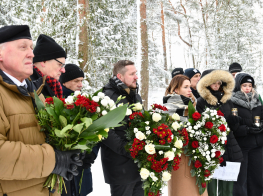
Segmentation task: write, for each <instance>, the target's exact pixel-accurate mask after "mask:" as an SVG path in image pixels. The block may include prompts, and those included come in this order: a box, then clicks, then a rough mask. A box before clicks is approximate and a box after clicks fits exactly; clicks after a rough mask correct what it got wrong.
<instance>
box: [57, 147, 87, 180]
mask: <svg viewBox="0 0 263 196" xmlns="http://www.w3.org/2000/svg"><path fill="white" fill-rule="evenodd" d="M79 154H80V150H69V151H59V150H55V157H56V165H55V168H54V170H53V172H52V173H53V174H58V175H60V176H62V177H63V178H64V179H65V180H68V181H69V180H72V179H73V176H77V175H78V171H77V168H78V166H82V164H83V163H82V160H80V157H79Z"/></svg>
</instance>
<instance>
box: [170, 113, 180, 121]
mask: <svg viewBox="0 0 263 196" xmlns="http://www.w3.org/2000/svg"><path fill="white" fill-rule="evenodd" d="M172 119H174V120H180V116H179V115H178V114H177V113H174V114H173V115H172Z"/></svg>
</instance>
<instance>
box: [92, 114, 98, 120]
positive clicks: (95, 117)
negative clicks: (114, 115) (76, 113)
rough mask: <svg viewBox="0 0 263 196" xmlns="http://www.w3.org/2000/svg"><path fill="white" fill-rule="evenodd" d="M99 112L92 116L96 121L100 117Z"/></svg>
mask: <svg viewBox="0 0 263 196" xmlns="http://www.w3.org/2000/svg"><path fill="white" fill-rule="evenodd" d="M98 116H99V115H98V114H94V115H93V116H92V117H91V119H92V121H95V120H97V119H98Z"/></svg>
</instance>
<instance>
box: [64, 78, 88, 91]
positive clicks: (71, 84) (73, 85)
mask: <svg viewBox="0 0 263 196" xmlns="http://www.w3.org/2000/svg"><path fill="white" fill-rule="evenodd" d="M83 79H84V78H83V77H79V78H76V79H74V80H70V81H67V82H65V83H63V85H64V86H65V87H66V88H68V89H70V90H72V91H81V89H82V86H83V84H82V81H83Z"/></svg>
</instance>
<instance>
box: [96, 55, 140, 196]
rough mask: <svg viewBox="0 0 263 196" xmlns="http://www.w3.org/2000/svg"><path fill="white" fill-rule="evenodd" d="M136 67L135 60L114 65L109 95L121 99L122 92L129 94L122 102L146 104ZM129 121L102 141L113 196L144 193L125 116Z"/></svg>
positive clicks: (132, 195)
mask: <svg viewBox="0 0 263 196" xmlns="http://www.w3.org/2000/svg"><path fill="white" fill-rule="evenodd" d="M136 72H137V70H136V67H135V65H134V63H133V62H132V61H129V60H120V61H118V62H117V63H115V64H114V68H113V75H114V76H113V77H112V78H110V80H109V83H108V84H106V85H105V86H104V87H103V92H104V93H105V95H106V96H108V97H110V98H111V99H113V100H114V101H115V102H116V101H117V99H118V97H119V96H120V95H122V96H125V98H124V99H121V101H120V102H119V104H122V103H123V104H126V103H129V104H133V103H138V102H140V103H142V99H141V97H140V95H139V94H138V84H137V82H136V81H137V79H138V76H137V75H136ZM124 121H125V122H126V124H125V125H124V126H121V127H116V128H114V129H111V130H110V131H109V133H108V138H107V139H105V140H103V141H102V142H101V162H102V168H103V173H104V178H105V182H106V183H107V184H110V189H111V195H112V196H124V195H125V196H143V195H144V191H143V188H142V181H141V176H140V174H139V171H138V166H137V164H136V163H134V161H133V159H132V157H131V155H130V153H129V152H127V151H126V150H125V146H126V143H127V142H128V140H126V137H125V134H126V130H127V128H128V116H126V117H125V118H124Z"/></svg>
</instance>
